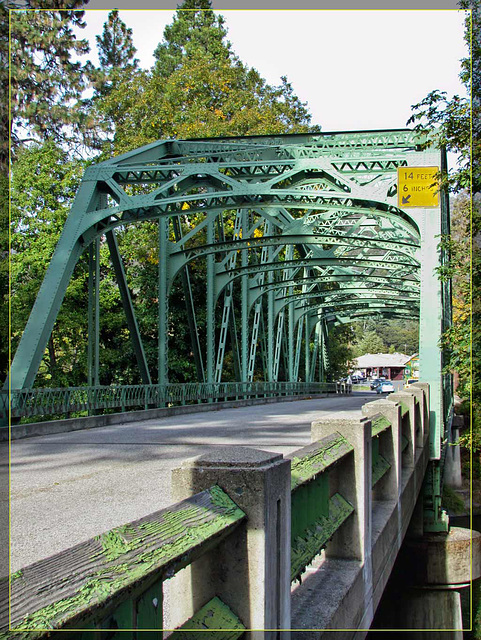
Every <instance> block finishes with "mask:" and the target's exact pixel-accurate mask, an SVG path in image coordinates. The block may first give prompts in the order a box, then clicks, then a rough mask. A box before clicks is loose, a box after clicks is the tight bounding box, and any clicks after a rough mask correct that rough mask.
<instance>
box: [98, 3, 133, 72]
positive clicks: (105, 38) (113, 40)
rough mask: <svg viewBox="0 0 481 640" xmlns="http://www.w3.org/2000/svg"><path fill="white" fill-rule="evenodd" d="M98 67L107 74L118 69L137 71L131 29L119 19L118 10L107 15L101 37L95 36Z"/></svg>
mask: <svg viewBox="0 0 481 640" xmlns="http://www.w3.org/2000/svg"><path fill="white" fill-rule="evenodd" d="M96 40H97V48H98V51H99V60H100V67H101V69H102V70H103V71H105V72H106V73H107V74H108V73H109V72H110V73H112V72H113V71H115V70H118V69H137V68H138V66H139V61H138V60H137V58H134V56H135V53H136V51H137V49H136V48H135V47H134V43H133V40H132V29H129V28H128V27H127V25H126V24H125V22H123V21H122V20H121V19H120V17H119V12H118V9H114V10H113V11H111V12H110V13H109V15H108V18H107V22H106V23H105V24H104V29H103V32H102V36H96Z"/></svg>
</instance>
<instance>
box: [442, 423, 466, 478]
mask: <svg viewBox="0 0 481 640" xmlns="http://www.w3.org/2000/svg"><path fill="white" fill-rule="evenodd" d="M444 482H445V483H446V484H447V485H448V486H450V487H453V488H455V489H459V488H461V487H462V486H463V479H462V475H461V451H460V449H459V429H458V428H455V427H454V426H453V428H452V430H451V432H450V438H449V442H448V446H447V449H446V459H445V461H444Z"/></svg>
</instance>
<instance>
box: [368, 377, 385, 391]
mask: <svg viewBox="0 0 481 640" xmlns="http://www.w3.org/2000/svg"><path fill="white" fill-rule="evenodd" d="M385 379H386V378H373V379H372V380H371V382H370V383H369V386H370V387H371V391H373V390H374V389H375V388H376V387H377V385H378V384H379V383H380V382H382V381H383V380H385Z"/></svg>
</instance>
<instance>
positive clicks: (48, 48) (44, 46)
mask: <svg viewBox="0 0 481 640" xmlns="http://www.w3.org/2000/svg"><path fill="white" fill-rule="evenodd" d="M45 4H50V6H52V7H54V8H55V10H52V11H43V10H42V11H41V10H32V9H36V7H37V6H40V2H37V0H30V2H29V3H28V8H29V10H27V11H23V10H15V11H11V12H10V13H11V17H10V31H11V38H10V50H11V54H10V66H11V83H10V90H11V99H10V109H11V116H12V121H11V131H10V134H11V141H12V146H13V149H14V150H15V149H16V148H17V147H18V146H19V145H20V144H21V143H23V142H28V141H31V140H39V141H42V140H54V141H56V142H64V141H66V140H67V141H69V142H72V141H73V140H76V141H78V140H79V136H80V134H81V131H82V128H83V125H84V124H85V113H84V112H83V110H82V109H81V108H79V107H81V104H82V103H81V96H82V92H83V90H84V89H85V88H86V86H87V83H88V77H87V75H86V72H87V71H88V67H87V66H85V65H83V64H82V63H81V62H79V61H73V60H72V54H77V55H82V54H85V53H87V52H88V51H89V45H88V42H87V41H86V40H77V39H76V37H75V34H74V33H73V31H72V28H71V27H72V26H73V25H75V26H78V27H81V28H82V27H84V26H85V23H84V22H83V13H84V12H83V11H75V10H65V11H60V10H57V9H58V7H60V6H63V7H65V4H67V8H75V7H77V6H82V5H83V4H84V1H83V0H72V1H71V2H68V3H61V2H57V1H54V2H50V3H48V2H47V3H42V6H45ZM47 8H48V7H47Z"/></svg>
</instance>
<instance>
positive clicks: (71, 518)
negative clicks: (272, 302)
mask: <svg viewBox="0 0 481 640" xmlns="http://www.w3.org/2000/svg"><path fill="white" fill-rule="evenodd" d="M374 399H376V396H375V394H373V393H372V392H354V393H353V394H352V395H351V396H342V397H340V396H336V397H330V398H320V399H316V400H301V401H294V402H287V403H280V404H269V405H261V406H254V407H243V408H238V409H227V410H222V411H216V412H209V413H197V414H191V415H185V416H176V417H170V418H158V419H153V420H147V421H143V422H136V423H130V424H125V425H119V426H115V427H102V428H98V429H88V430H83V431H75V432H69V433H64V434H56V435H48V436H42V437H35V438H27V439H25V440H16V441H14V442H12V448H11V562H12V571H16V570H17V569H19V568H20V567H22V566H26V565H28V564H31V563H32V562H35V561H37V560H40V559H42V558H45V557H48V556H49V555H51V554H54V553H57V552H59V551H62V550H64V549H67V548H68V547H71V546H72V545H74V544H76V543H78V542H81V541H83V540H86V539H88V538H90V537H92V536H95V535H97V534H99V533H101V532H103V531H106V530H108V529H111V528H112V527H115V526H117V525H120V524H123V523H126V522H130V521H132V520H135V519H137V518H140V517H142V516H145V515H147V514H149V513H151V512H153V511H156V510H158V509H162V508H164V507H167V506H168V505H169V504H171V502H172V500H171V497H170V472H171V469H172V468H174V467H176V466H178V465H179V464H180V463H181V462H182V461H183V460H185V459H186V458H190V457H192V456H196V455H199V454H200V453H202V452H205V451H206V450H208V449H211V448H212V447H213V446H214V447H221V446H226V445H236V444H238V445H242V446H252V447H256V448H259V449H265V450H268V451H273V452H280V453H283V454H288V453H290V452H291V451H294V450H296V449H298V448H299V447H302V446H304V445H306V444H308V443H309V442H310V425H311V422H312V421H313V420H314V419H319V418H320V417H322V416H326V417H327V416H331V417H332V416H333V415H334V414H335V415H339V414H343V415H345V416H346V417H348V416H359V415H360V408H361V406H362V405H363V404H365V403H366V402H369V401H371V400H374Z"/></svg>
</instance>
